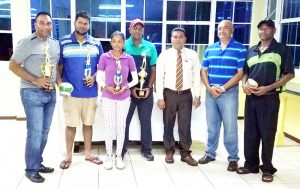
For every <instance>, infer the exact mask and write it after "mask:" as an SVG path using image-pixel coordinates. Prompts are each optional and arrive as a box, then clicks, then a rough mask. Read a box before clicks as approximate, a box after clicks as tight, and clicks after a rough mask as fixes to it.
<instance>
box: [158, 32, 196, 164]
mask: <svg viewBox="0 0 300 189" xmlns="http://www.w3.org/2000/svg"><path fill="white" fill-rule="evenodd" d="M185 42H186V36H185V30H184V29H183V28H174V29H173V30H172V35H171V43H172V48H170V49H167V50H165V51H164V52H162V53H161V54H160V55H159V57H158V59H157V63H156V67H157V69H156V90H157V96H158V102H157V105H158V107H159V108H160V109H161V110H162V111H163V121H164V136H163V140H164V146H165V151H166V158H165V161H166V163H174V158H173V155H174V153H175V139H174V136H173V128H174V123H175V119H176V113H178V134H179V140H180V147H181V151H180V155H181V161H183V162H186V163H187V164H189V165H191V166H197V161H196V160H195V159H193V158H192V156H191V151H190V146H191V144H192V139H191V116H192V107H193V106H194V107H195V108H198V107H199V106H200V91H201V80H200V66H199V58H198V55H197V53H196V52H195V51H193V50H191V49H188V48H185V47H184V44H185ZM191 89H193V93H192V92H191Z"/></svg>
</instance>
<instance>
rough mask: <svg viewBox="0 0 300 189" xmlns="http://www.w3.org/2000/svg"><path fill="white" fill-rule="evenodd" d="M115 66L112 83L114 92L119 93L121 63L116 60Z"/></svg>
mask: <svg viewBox="0 0 300 189" xmlns="http://www.w3.org/2000/svg"><path fill="white" fill-rule="evenodd" d="M116 64H117V71H116V74H115V76H114V83H115V84H116V87H115V91H116V92H119V91H120V90H121V83H122V74H121V63H120V60H119V59H118V60H116Z"/></svg>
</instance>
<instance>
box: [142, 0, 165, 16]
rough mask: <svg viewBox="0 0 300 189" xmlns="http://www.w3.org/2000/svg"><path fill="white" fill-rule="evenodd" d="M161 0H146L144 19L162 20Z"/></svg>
mask: <svg viewBox="0 0 300 189" xmlns="http://www.w3.org/2000/svg"><path fill="white" fill-rule="evenodd" d="M162 8H163V0H146V6H145V11H146V12H145V20H147V21H162Z"/></svg>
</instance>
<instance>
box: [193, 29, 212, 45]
mask: <svg viewBox="0 0 300 189" xmlns="http://www.w3.org/2000/svg"><path fill="white" fill-rule="evenodd" d="M208 37H209V26H206V25H201V26H196V36H195V43H196V44H208Z"/></svg>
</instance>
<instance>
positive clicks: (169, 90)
mask: <svg viewBox="0 0 300 189" xmlns="http://www.w3.org/2000/svg"><path fill="white" fill-rule="evenodd" d="M165 91H168V92H171V93H176V94H179V95H181V94H187V93H191V89H186V90H180V91H174V90H171V89H168V88H165Z"/></svg>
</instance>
